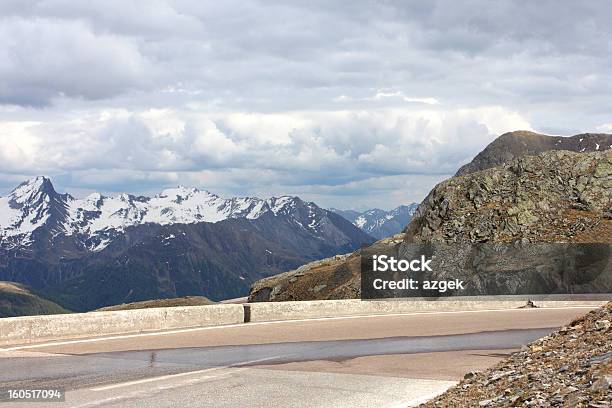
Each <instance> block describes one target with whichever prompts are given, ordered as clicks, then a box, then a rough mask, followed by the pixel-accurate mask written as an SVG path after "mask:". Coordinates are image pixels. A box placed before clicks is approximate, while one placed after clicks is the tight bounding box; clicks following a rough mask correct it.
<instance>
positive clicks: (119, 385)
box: [90, 355, 281, 391]
mask: <svg viewBox="0 0 612 408" xmlns="http://www.w3.org/2000/svg"><path fill="white" fill-rule="evenodd" d="M279 357H281V356H280V355H279V356H272V357H266V358H260V359H257V360H250V361H242V362H240V363H235V364H230V365H226V366H219V367H211V368H206V369H204V370H197V371H187V372H184V373H178V374H168V375H161V376H158V377H150V378H143V379H142V380H134V381H126V382H122V383H117V384H110V385H104V386H102V387H95V388H91V389H90V390H91V391H106V390H112V389H115V388H123V387H129V386H131V385H139V384H146V383H150V382H154V381H163V380H169V379H174V378H179V377H185V376H191V375H197V374H204V373H211V372H213V371H219V370H223V369H226V368H235V367H241V366H244V365H247V364H255V363H261V362H263V361H268V360H274V359H276V358H279ZM213 377H215V376H206V377H203V378H213Z"/></svg>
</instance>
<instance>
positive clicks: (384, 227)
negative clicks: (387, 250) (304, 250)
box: [330, 203, 418, 239]
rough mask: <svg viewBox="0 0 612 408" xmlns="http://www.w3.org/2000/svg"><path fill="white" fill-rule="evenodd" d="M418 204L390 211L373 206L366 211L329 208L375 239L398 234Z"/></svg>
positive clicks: (402, 206)
mask: <svg viewBox="0 0 612 408" xmlns="http://www.w3.org/2000/svg"><path fill="white" fill-rule="evenodd" d="M417 207H418V204H416V203H412V204H409V205H400V206H399V207H397V208H394V209H393V210H391V211H385V210H381V209H378V208H374V209H371V210H366V211H361V212H360V211H354V210H338V209H335V208H330V211H333V212H335V213H336V214H339V215H341V216H342V217H344V218H346V219H347V220H349V221H350V222H351V223H353V225H355V226H357V227H359V228H361V229H362V230H363V231H365V232H366V233H368V234H369V235H371V236H372V237H374V238H376V239H383V238H385V237H390V236H392V235H395V234H399V233H400V232H402V230H403V229H404V228H405V227H406V225H408V223H409V222H410V219H411V218H412V215H413V214H414V212H415V211H416V209H417Z"/></svg>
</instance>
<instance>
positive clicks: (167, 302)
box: [96, 296, 215, 312]
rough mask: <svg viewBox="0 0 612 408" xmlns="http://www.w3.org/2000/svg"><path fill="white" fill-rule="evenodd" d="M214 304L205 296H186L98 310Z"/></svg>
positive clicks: (99, 310) (98, 310)
mask: <svg viewBox="0 0 612 408" xmlns="http://www.w3.org/2000/svg"><path fill="white" fill-rule="evenodd" d="M212 304H215V302H213V301H212V300H210V299H208V298H206V297H204V296H185V297H180V298H173V299H154V300H145V301H142V302H134V303H124V304H121V305H114V306H107V307H103V308H100V309H97V310H96V311H97V312H102V311H112V310H132V309H148V308H152V307H177V306H203V305H212Z"/></svg>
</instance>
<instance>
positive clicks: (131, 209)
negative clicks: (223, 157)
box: [0, 177, 324, 251]
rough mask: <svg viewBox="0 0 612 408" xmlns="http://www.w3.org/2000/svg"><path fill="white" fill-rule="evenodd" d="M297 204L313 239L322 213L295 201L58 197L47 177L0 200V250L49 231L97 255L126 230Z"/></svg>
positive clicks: (203, 194)
mask: <svg viewBox="0 0 612 408" xmlns="http://www.w3.org/2000/svg"><path fill="white" fill-rule="evenodd" d="M300 205H302V206H305V208H306V209H307V212H308V215H307V219H306V221H307V222H305V223H303V221H302V220H298V219H295V221H296V223H298V224H299V225H300V226H301V227H302V228H306V229H308V230H310V231H311V232H312V233H315V234H316V233H317V232H318V229H319V227H320V223H321V218H322V216H323V214H322V212H323V211H324V210H322V209H321V208H319V207H317V206H316V204H314V203H311V202H302V200H300V199H299V198H298V197H289V196H283V197H272V198H268V199H265V200H264V199H259V198H253V197H238V198H229V199H225V198H221V197H219V196H217V195H215V194H212V193H210V192H208V191H201V190H198V189H196V188H186V187H182V186H179V187H177V188H171V189H166V190H163V191H162V192H161V193H160V194H158V195H156V196H154V197H143V196H134V195H130V194H120V195H118V196H115V197H107V196H103V195H101V194H99V193H94V194H91V195H89V196H87V197H85V198H83V199H77V198H74V197H72V196H70V195H69V194H58V193H57V192H56V191H55V189H54V188H53V185H52V184H51V181H50V180H49V179H48V178H46V177H36V178H34V179H31V180H28V181H26V182H24V183H22V184H20V185H19V186H18V187H17V188H15V189H14V190H13V191H12V192H11V193H10V194H9V195H8V196H7V197H0V245H2V244H4V245H9V246H16V245H26V246H27V245H28V244H30V243H31V242H32V233H33V232H34V231H35V230H37V229H39V228H41V227H47V228H49V229H50V230H52V231H53V232H54V234H53V235H54V236H56V235H60V234H61V235H65V236H71V235H75V236H80V237H81V238H83V239H84V242H86V243H87V244H89V245H88V249H90V250H94V251H99V250H101V249H104V248H105V247H106V246H107V245H108V244H109V243H110V242H111V241H112V238H113V237H114V236H116V235H117V234H119V233H121V232H123V231H124V230H125V228H127V227H130V226H135V225H142V224H147V223H152V224H159V225H168V224H193V223H199V222H209V223H215V222H219V221H223V220H228V219H234V218H245V219H248V220H255V219H258V218H260V217H262V216H264V215H266V214H270V215H274V216H276V215H290V214H291V213H292V212H293V211H295V210H296V208H297V207H298V206H300Z"/></svg>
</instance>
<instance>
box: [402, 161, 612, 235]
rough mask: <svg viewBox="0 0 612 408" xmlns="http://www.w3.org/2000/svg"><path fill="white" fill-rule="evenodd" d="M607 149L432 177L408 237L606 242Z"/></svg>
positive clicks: (610, 223)
mask: <svg viewBox="0 0 612 408" xmlns="http://www.w3.org/2000/svg"><path fill="white" fill-rule="evenodd" d="M611 191H612V151H607V152H593V153H573V152H567V151H550V152H546V153H542V154H540V155H538V156H526V157H522V158H519V159H515V160H513V161H511V162H509V163H507V164H505V165H503V166H500V167H495V168H491V169H488V170H483V171H479V172H476V173H473V174H468V175H465V176H461V177H453V178H451V179H448V180H446V181H443V182H441V183H440V184H438V185H437V186H436V187H435V188H434V189H433V190H432V191H431V192H430V193H429V195H428V196H427V198H426V199H425V200H424V201H423V202H422V203H421V205H420V206H419V208H418V210H417V211H416V213H415V215H414V218H413V220H412V222H411V223H410V225H409V226H408V228H407V229H406V240H407V242H415V243H421V242H431V243H457V242H466V241H467V242H472V243H476V242H516V241H521V242H523V243H529V242H572V243H581V242H582V243H598V242H599V243H609V242H612V220H610V218H609V216H608V215H607V214H608V213H609V212H610V209H611V207H612V194H611Z"/></svg>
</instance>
